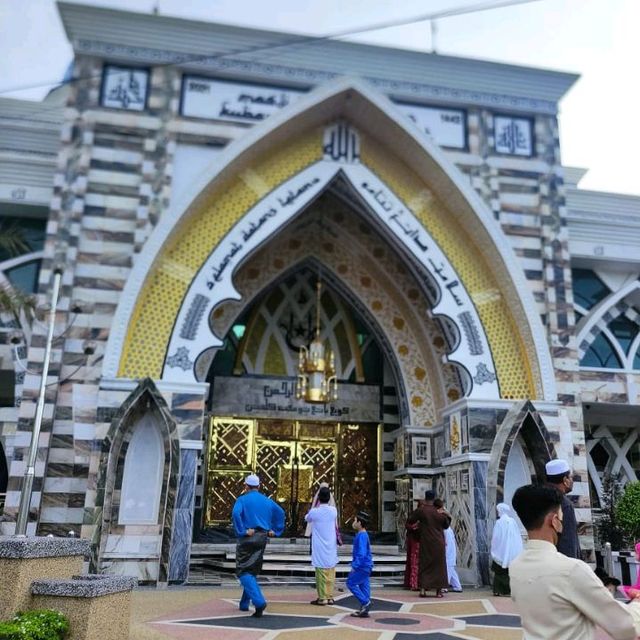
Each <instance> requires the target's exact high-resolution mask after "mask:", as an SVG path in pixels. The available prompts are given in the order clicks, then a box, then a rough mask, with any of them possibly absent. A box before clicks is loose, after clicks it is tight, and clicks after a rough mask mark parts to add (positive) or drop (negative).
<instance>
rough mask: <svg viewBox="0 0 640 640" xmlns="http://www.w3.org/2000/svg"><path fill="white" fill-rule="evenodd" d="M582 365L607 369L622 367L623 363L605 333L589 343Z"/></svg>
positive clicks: (581, 361)
mask: <svg viewBox="0 0 640 640" xmlns="http://www.w3.org/2000/svg"><path fill="white" fill-rule="evenodd" d="M580 366H582V367H599V368H605V369H621V368H622V364H621V362H620V359H619V358H618V356H617V354H616V352H615V349H614V348H613V345H612V344H611V343H610V342H609V340H607V338H606V336H605V335H604V334H603V333H600V334H598V336H597V337H596V339H595V340H594V341H593V342H592V343H591V344H590V345H589V348H588V349H587V350H586V352H585V354H584V356H583V358H582V360H580Z"/></svg>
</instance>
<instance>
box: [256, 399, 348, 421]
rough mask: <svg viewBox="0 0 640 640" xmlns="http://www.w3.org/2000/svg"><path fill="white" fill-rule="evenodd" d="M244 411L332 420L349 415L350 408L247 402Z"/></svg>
mask: <svg viewBox="0 0 640 640" xmlns="http://www.w3.org/2000/svg"><path fill="white" fill-rule="evenodd" d="M244 410H245V411H246V412H247V413H254V412H259V413H262V412H266V411H278V412H280V413H290V414H295V415H298V416H315V417H318V416H330V417H332V418H339V417H341V416H348V415H349V407H336V406H334V405H315V404H311V405H310V404H307V405H305V406H298V405H294V404H291V403H289V404H286V405H282V404H276V403H274V402H266V403H264V404H251V403H250V402H247V403H246V404H245V405H244Z"/></svg>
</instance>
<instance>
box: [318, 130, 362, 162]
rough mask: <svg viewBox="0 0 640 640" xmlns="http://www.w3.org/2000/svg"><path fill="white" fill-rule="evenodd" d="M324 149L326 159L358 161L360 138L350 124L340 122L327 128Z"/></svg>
mask: <svg viewBox="0 0 640 640" xmlns="http://www.w3.org/2000/svg"><path fill="white" fill-rule="evenodd" d="M322 150H323V152H324V157H325V160H333V161H334V162H339V161H341V160H342V161H345V162H358V161H359V160H360V138H359V136H358V134H357V132H356V131H355V130H354V129H353V128H351V127H350V126H349V125H348V124H345V123H344V122H339V123H337V124H334V125H333V126H331V127H328V128H327V129H325V132H324V141H323V146H322Z"/></svg>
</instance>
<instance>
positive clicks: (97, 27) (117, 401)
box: [0, 3, 640, 584]
mask: <svg viewBox="0 0 640 640" xmlns="http://www.w3.org/2000/svg"><path fill="white" fill-rule="evenodd" d="M58 8H59V12H60V16H61V19H62V22H63V25H64V28H65V30H66V34H67V36H68V39H69V42H70V43H71V44H72V46H73V50H74V62H73V68H72V72H71V75H70V78H69V82H67V83H66V84H65V85H64V86H63V87H62V88H61V89H58V90H56V91H55V92H53V93H52V94H50V95H49V96H48V97H47V98H46V99H45V100H44V101H43V102H41V103H28V102H24V101H19V100H11V99H2V100H0V125H2V128H3V131H4V134H3V136H4V138H3V139H1V140H0V221H2V222H3V224H7V225H15V226H18V227H19V228H21V229H22V231H23V234H24V238H25V241H26V247H25V246H23V248H22V249H20V250H19V251H17V252H14V253H12V254H9V253H5V254H2V255H0V259H1V260H2V261H0V276H1V277H2V279H3V282H4V284H5V285H10V286H14V287H20V288H21V289H24V290H26V291H27V292H34V293H37V295H38V302H39V304H40V306H41V307H44V306H45V305H46V304H47V303H51V296H52V293H51V289H52V282H53V281H54V279H55V274H56V273H59V274H61V278H60V281H61V282H60V296H59V299H58V300H57V304H56V309H57V311H56V315H55V327H54V340H53V346H52V350H51V364H50V367H49V371H48V378H47V384H46V388H45V390H46V393H45V396H44V398H45V403H44V413H43V419H42V432H41V435H40V438H39V440H38V450H37V462H36V465H35V481H34V487H33V493H32V496H31V503H30V519H29V523H28V533H29V534H36V533H37V534H38V535H47V534H50V533H51V534H54V535H68V533H69V531H74V532H75V533H76V534H77V535H81V536H82V537H84V538H89V539H91V540H92V541H93V543H94V544H93V549H94V552H93V558H92V564H93V566H94V568H96V569H97V570H100V571H103V572H107V573H114V574H128V575H134V576H137V577H138V578H139V579H140V580H142V581H145V582H148V583H155V584H165V583H181V582H184V581H185V580H187V579H188V572H189V558H190V554H191V546H192V543H193V541H208V542H212V543H215V542H221V541H226V540H228V539H229V535H230V534H229V520H230V518H229V515H230V509H231V505H232V504H233V501H234V499H235V497H236V496H237V495H238V494H239V493H240V491H241V490H242V484H243V479H244V477H245V476H246V475H247V474H248V473H252V472H255V473H257V474H258V475H259V476H260V477H261V479H262V484H263V489H264V490H265V491H266V492H267V493H268V494H269V495H271V496H273V497H274V498H275V499H276V500H278V501H279V502H280V503H281V504H282V506H283V507H284V508H285V510H286V512H287V527H288V530H287V535H288V536H289V537H297V536H301V535H302V531H303V527H302V516H303V515H304V511H305V509H306V508H307V506H308V503H309V501H310V500H311V495H312V493H313V491H315V489H316V488H317V486H318V484H319V483H320V482H328V483H329V484H330V485H331V486H332V488H333V490H334V492H335V495H336V499H337V503H338V508H339V512H340V517H341V525H342V526H345V525H347V523H348V521H349V519H350V518H351V517H352V516H353V515H354V514H355V513H356V512H357V511H358V510H360V509H365V510H367V511H369V512H370V513H371V515H372V522H373V524H372V535H373V537H374V539H375V540H377V541H379V542H380V543H385V542H388V543H389V544H392V545H397V544H400V545H401V544H402V541H403V536H404V524H405V520H406V517H407V514H408V512H409V510H410V509H412V508H413V506H415V503H416V500H417V499H418V498H419V497H420V496H421V495H423V494H424V491H425V490H426V489H434V490H435V491H436V493H437V494H438V495H439V496H442V497H443V498H444V500H445V502H446V504H447V506H448V508H449V510H450V511H451V513H452V515H453V517H454V522H455V533H456V538H457V542H458V554H459V555H458V566H459V573H460V575H461V578H462V580H463V582H467V583H470V584H483V583H488V581H489V565H490V558H489V541H490V532H491V528H492V525H493V522H494V520H495V505H496V504H497V503H498V502H502V501H506V502H508V501H509V500H510V499H511V496H512V495H513V492H514V490H515V488H517V487H518V486H520V485H522V484H526V483H529V482H532V481H541V480H542V479H543V477H544V464H545V463H546V462H547V461H548V460H549V459H551V458H554V457H560V458H565V459H567V460H568V461H569V462H570V464H571V465H572V468H573V470H574V474H575V484H574V491H573V493H572V495H571V497H572V499H573V501H574V504H575V507H576V513H577V517H578V521H579V530H580V537H581V542H582V547H583V549H584V550H585V557H586V559H593V553H594V548H595V547H594V537H593V527H592V525H593V514H594V512H595V513H597V509H598V507H599V506H600V501H601V500H602V498H603V481H604V479H606V478H607V477H609V476H611V477H616V478H617V479H618V480H619V481H621V482H628V481H632V480H636V479H637V477H638V470H639V469H640V411H639V409H638V384H639V383H640V351H639V349H640V283H639V281H638V276H639V274H640V251H638V249H639V247H640V198H637V197H632V196H623V195H619V194H609V193H599V192H593V191H587V190H583V189H579V188H578V186H577V185H578V182H579V180H580V178H581V177H582V175H583V174H584V171H583V170H580V169H575V168H571V167H565V166H563V164H562V160H561V153H560V142H559V133H558V103H559V101H560V100H561V98H562V97H563V95H565V93H566V92H567V91H568V90H569V89H570V87H571V86H572V85H573V84H574V82H575V81H576V80H577V77H576V76H575V75H572V74H568V73H560V72H555V71H547V70H540V69H533V68H526V67H516V66H513V65H507V64H498V63H493V62H485V61H481V60H474V59H465V58H454V57H448V56H440V55H435V54H426V53H420V52H414V51H405V50H396V49H388V48H384V47H377V46H370V45H361V44H355V43H347V42H338V41H331V40H314V39H309V38H301V37H300V36H293V35H291V34H282V33H275V32H267V31H259V30H253V29H246V28H238V27H230V26H227V25H220V24H209V23H200V22H195V21H187V20H181V19H175V18H169V17H165V16H158V15H144V14H137V13H130V12H125V11H116V10H108V9H103V8H97V7H85V6H81V5H75V4H67V3H59V4H58ZM46 334H47V325H46V322H45V321H44V320H43V317H42V316H41V315H40V316H39V314H38V313H36V318H35V319H34V320H33V321H32V322H30V323H29V322H27V320H26V318H25V317H24V315H22V316H21V315H18V316H16V317H13V316H11V315H10V314H4V315H3V316H2V325H1V327H0V376H1V379H2V380H3V384H2V385H0V386H2V389H3V390H2V407H0V494H4V513H3V516H2V520H3V521H2V522H0V531H2V532H3V533H6V534H11V533H13V532H14V530H15V518H16V514H17V511H18V505H19V502H20V495H21V490H22V487H23V477H24V474H25V466H26V460H27V452H28V450H29V446H30V441H31V434H32V430H33V424H34V419H35V416H36V406H37V402H38V396H39V390H40V379H41V376H40V373H41V372H42V367H43V361H44V359H45V352H46V348H45V347H46ZM314 338H316V339H317V341H318V343H319V344H321V345H322V348H323V349H324V350H325V351H326V363H327V366H326V369H327V370H328V371H327V372H325V377H324V379H323V382H324V383H325V387H324V388H325V389H326V385H327V383H328V388H329V391H331V393H329V397H328V398H326V402H321V401H318V399H319V398H318V396H317V395H316V396H315V397H311V396H306V397H305V393H303V392H304V391H305V388H306V387H305V384H306V385H307V387H313V385H314V382H313V379H312V377H311V376H307V375H306V371H307V370H306V369H305V366H306V365H305V364H303V366H302V370H301V364H300V363H301V362H304V356H305V354H307V353H308V352H307V348H308V347H309V345H310V343H312V341H313V340H314ZM329 351H330V352H331V356H329V353H328V352H329ZM329 370H330V371H329ZM301 373H302V374H303V375H302V377H301ZM328 374H331V375H332V376H334V377H333V378H332V379H331V380H329V379H328V378H329V376H328ZM333 380H335V381H336V383H337V388H336V394H335V397H334V396H333V394H332V391H333V389H334V386H332V385H333ZM318 388H320V387H318ZM300 396H302V397H300Z"/></svg>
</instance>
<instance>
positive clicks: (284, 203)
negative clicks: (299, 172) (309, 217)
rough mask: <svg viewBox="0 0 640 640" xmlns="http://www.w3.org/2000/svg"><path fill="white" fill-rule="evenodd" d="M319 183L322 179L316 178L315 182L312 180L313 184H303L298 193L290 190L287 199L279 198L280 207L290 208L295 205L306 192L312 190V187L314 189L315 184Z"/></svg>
mask: <svg viewBox="0 0 640 640" xmlns="http://www.w3.org/2000/svg"><path fill="white" fill-rule="evenodd" d="M318 182H320V178H314V179H313V180H311V182H306V183H305V184H303V185H302V186H301V187H300V188H299V189H297V190H296V191H292V190H291V189H289V192H288V193H287V197H286V198H284V199H282V198H278V202H279V203H280V206H282V207H288V206H289V205H290V204H293V203H294V202H295V201H296V200H297V199H298V198H299V197H300V196H301V195H302V194H303V193H304V192H305V191H307V190H308V189H311V187H313V185H314V184H318Z"/></svg>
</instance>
